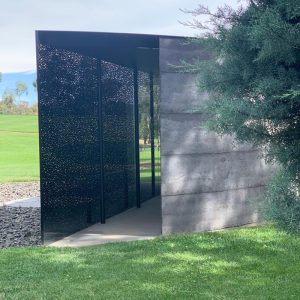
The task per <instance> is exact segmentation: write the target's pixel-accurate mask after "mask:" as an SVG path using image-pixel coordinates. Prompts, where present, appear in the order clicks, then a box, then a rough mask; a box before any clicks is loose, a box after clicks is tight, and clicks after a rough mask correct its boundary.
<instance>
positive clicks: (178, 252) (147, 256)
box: [0, 227, 300, 299]
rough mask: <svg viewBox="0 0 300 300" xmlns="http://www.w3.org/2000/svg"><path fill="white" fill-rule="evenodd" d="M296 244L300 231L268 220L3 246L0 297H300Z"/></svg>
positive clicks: (0, 267)
mask: <svg viewBox="0 0 300 300" xmlns="http://www.w3.org/2000/svg"><path fill="white" fill-rule="evenodd" d="M299 250H300V239H299V238H295V237H291V236H288V235H286V234H284V233H281V232H276V231H275V230H274V229H272V228H269V227H264V228H247V229H238V230H237V229H236V230H227V231H224V232H215V233H204V234H189V235H173V236H168V237H160V238H157V239H155V240H152V241H141V242H130V243H119V244H108V245H104V246H98V247H91V248H80V249H53V248H43V247H42V248H27V249H25V248H23V249H7V250H2V251H1V252H0V291H1V292H0V299H1V293H2V294H3V295H5V297H7V299H9V298H10V297H11V298H13V299H87V298H89V297H92V298H93V299H146V298H149V299H293V298H295V299H297V298H296V297H298V295H299V292H300V286H299V284H298V282H299V279H300V272H299V270H300V257H299ZM41 295H42V296H41ZM5 299H6V298H5Z"/></svg>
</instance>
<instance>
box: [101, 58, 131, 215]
mask: <svg viewBox="0 0 300 300" xmlns="http://www.w3.org/2000/svg"><path fill="white" fill-rule="evenodd" d="M101 74H102V75H101V85H102V87H101V90H102V105H103V111H102V112H103V114H102V115H103V123H102V124H103V154H104V155H103V163H104V184H103V188H104V199H105V215H106V217H110V216H113V215H115V214H117V213H119V212H121V211H123V210H125V209H127V208H129V207H132V206H134V205H135V204H136V198H135V194H136V184H135V155H134V153H135V144H134V107H133V105H134V82H133V80H134V74H133V70H132V69H130V68H127V67H123V66H120V65H116V64H113V63H110V62H105V61H101Z"/></svg>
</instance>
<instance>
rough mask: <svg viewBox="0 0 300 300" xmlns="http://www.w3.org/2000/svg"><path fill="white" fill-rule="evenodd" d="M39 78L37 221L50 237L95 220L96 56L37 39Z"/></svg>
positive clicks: (97, 173) (97, 178)
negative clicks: (81, 53)
mask: <svg viewBox="0 0 300 300" xmlns="http://www.w3.org/2000/svg"><path fill="white" fill-rule="evenodd" d="M38 82H39V99H40V101H39V113H40V118H39V122H40V158H41V199H42V201H41V205H42V208H41V209H42V221H43V222H42V225H43V232H44V238H45V239H46V240H49V239H50V240H51V239H52V238H54V239H56V238H58V237H60V236H62V235H65V234H68V233H71V232H74V231H77V230H79V229H81V228H84V227H86V226H88V224H90V223H93V222H97V221H99V220H100V193H99V190H100V179H101V165H100V160H99V157H100V153H99V151H100V136H99V123H98V118H99V84H98V82H99V81H98V74H97V61H96V60H95V59H93V58H89V57H85V56H82V55H79V54H77V53H72V52H70V51H66V50H60V49H55V48H52V47H47V46H42V45H40V47H39V52H38Z"/></svg>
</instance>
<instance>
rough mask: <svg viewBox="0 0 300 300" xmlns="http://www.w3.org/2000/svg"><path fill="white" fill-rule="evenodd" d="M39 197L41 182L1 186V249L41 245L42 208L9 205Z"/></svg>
mask: <svg viewBox="0 0 300 300" xmlns="http://www.w3.org/2000/svg"><path fill="white" fill-rule="evenodd" d="M39 195H40V191H39V182H16V183H1V184H0V248H6V247H12V246H32V245H40V244H41V221H40V220H41V210H40V208H39V207H30V204H29V205H28V207H27V206H26V205H25V206H22V207H21V206H19V205H15V206H14V205H11V203H10V204H8V203H7V202H9V201H12V200H17V199H23V198H32V197H38V196H39ZM5 203H7V205H6V204H5Z"/></svg>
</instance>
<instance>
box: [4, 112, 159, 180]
mask: <svg viewBox="0 0 300 300" xmlns="http://www.w3.org/2000/svg"><path fill="white" fill-rule="evenodd" d="M38 151H39V150H38V118H37V116H20V115H13V116H11V115H9V116H7V115H0V182H13V181H33V180H39V157H38ZM140 162H141V180H142V181H143V182H148V181H149V182H150V181H151V165H150V164H151V151H150V148H146V149H144V150H141V151H140ZM155 162H156V177H157V180H159V178H160V153H159V151H157V149H155Z"/></svg>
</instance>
